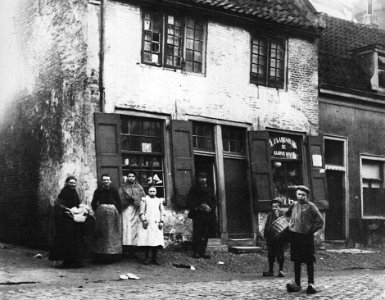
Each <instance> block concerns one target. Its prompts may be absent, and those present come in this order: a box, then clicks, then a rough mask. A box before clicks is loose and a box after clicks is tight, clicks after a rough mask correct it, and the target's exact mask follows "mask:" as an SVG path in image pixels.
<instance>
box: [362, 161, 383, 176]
mask: <svg viewBox="0 0 385 300" xmlns="http://www.w3.org/2000/svg"><path fill="white" fill-rule="evenodd" d="M381 168H382V162H376V161H370V160H363V161H362V171H361V172H362V178H366V179H381V174H382V172H381Z"/></svg>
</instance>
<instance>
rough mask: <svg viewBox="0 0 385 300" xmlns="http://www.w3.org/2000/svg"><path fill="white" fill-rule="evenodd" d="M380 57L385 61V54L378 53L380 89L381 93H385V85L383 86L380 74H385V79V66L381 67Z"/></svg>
mask: <svg viewBox="0 0 385 300" xmlns="http://www.w3.org/2000/svg"><path fill="white" fill-rule="evenodd" d="M380 57H382V58H383V59H384V60H385V52H383V51H379V52H378V53H377V66H378V67H377V76H378V89H379V90H381V91H385V83H384V85H381V81H380V73H382V74H384V77H385V65H384V66H383V67H380Z"/></svg>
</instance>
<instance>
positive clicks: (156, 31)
mask: <svg viewBox="0 0 385 300" xmlns="http://www.w3.org/2000/svg"><path fill="white" fill-rule="evenodd" d="M143 29H144V32H143V39H144V44H143V62H145V63H154V64H160V60H159V58H160V56H159V54H160V49H161V46H160V43H161V38H162V35H161V34H162V15H161V14H158V13H153V12H146V13H145V15H144V20H143Z"/></svg>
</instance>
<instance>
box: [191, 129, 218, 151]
mask: <svg viewBox="0 0 385 300" xmlns="http://www.w3.org/2000/svg"><path fill="white" fill-rule="evenodd" d="M193 139H194V148H195V149H198V150H203V151H210V152H212V151H214V127H213V126H212V125H209V124H203V123H194V124H193Z"/></svg>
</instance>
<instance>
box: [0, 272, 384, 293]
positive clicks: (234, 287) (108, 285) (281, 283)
mask: <svg viewBox="0 0 385 300" xmlns="http://www.w3.org/2000/svg"><path fill="white" fill-rule="evenodd" d="M288 281H289V279H288V278H273V279H271V280H267V279H266V278H262V277H260V278H258V279H255V280H232V281H212V282H199V281H198V282H187V283H186V282H183V283H182V282H173V283H170V284H165V283H157V284H151V283H146V282H143V281H134V280H133V281H111V282H102V283H92V284H85V285H81V286H60V287H58V286H52V285H45V286H33V287H31V286H28V285H19V286H13V287H11V286H9V287H7V288H3V290H2V291H1V292H0V297H1V299H197V298H200V297H204V298H206V299H224V298H228V299H308V298H311V299H371V300H373V299H385V286H384V282H385V271H354V274H346V273H345V274H342V275H335V274H330V276H328V275H324V276H320V277H318V278H316V282H317V286H318V287H319V288H320V291H319V293H317V294H315V295H307V294H306V292H305V291H302V292H299V293H293V294H288V293H287V292H286V290H285V285H286V283H287V282H288ZM303 286H304V287H305V288H306V283H305V282H304V281H303Z"/></svg>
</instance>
